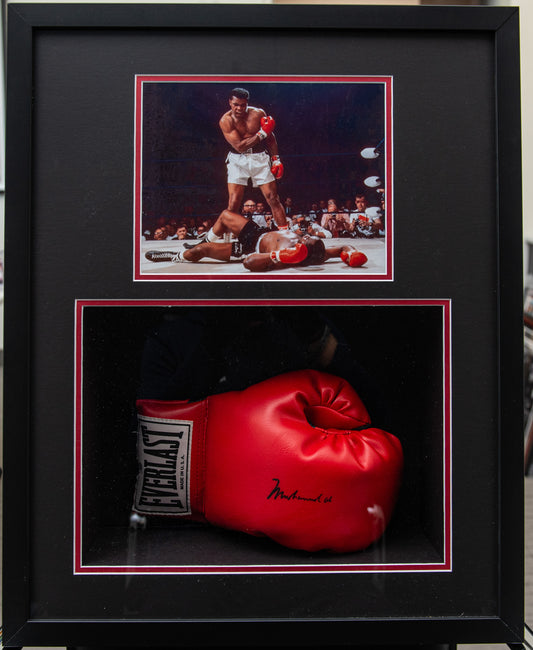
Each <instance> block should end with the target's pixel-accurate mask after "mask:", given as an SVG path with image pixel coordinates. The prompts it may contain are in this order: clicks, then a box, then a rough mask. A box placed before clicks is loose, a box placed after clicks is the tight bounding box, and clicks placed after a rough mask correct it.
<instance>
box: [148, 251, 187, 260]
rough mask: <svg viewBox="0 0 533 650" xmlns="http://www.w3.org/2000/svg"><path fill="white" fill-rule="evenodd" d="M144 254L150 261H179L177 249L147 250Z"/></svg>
mask: <svg viewBox="0 0 533 650" xmlns="http://www.w3.org/2000/svg"><path fill="white" fill-rule="evenodd" d="M144 256H145V257H146V259H147V260H150V262H181V259H180V255H179V251H178V252H177V253H176V251H147V252H146V253H145V254H144Z"/></svg>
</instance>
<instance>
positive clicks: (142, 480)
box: [135, 416, 192, 515]
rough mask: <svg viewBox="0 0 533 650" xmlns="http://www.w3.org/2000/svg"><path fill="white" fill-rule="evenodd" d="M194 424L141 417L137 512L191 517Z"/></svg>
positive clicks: (136, 498)
mask: <svg viewBox="0 0 533 650" xmlns="http://www.w3.org/2000/svg"><path fill="white" fill-rule="evenodd" d="M191 433H192V422H188V421H186V422H181V421H176V420H163V419H159V418H149V417H145V416H139V429H138V439H137V456H138V460H139V475H138V477H137V490H136V493H135V509H136V510H137V511H138V512H142V513H159V514H168V515H188V514H191V504H190V485H189V476H190V442H191Z"/></svg>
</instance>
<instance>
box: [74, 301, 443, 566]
mask: <svg viewBox="0 0 533 650" xmlns="http://www.w3.org/2000/svg"><path fill="white" fill-rule="evenodd" d="M102 306H105V307H117V308H120V307H180V306H183V307H190V306H212V307H217V306H218V307H223V306H275V307H276V306H280V307H282V306H321V307H328V306H331V307H335V306H346V307H350V306H353V307H357V306H370V307H390V306H417V307H420V306H431V307H435V306H438V307H441V308H442V318H443V391H444V395H443V436H444V439H443V455H444V457H443V499H444V504H443V505H444V522H443V526H444V554H443V557H444V559H443V561H442V562H441V563H431V564H430V563H428V564H424V563H421V564H416V563H405V564H401V563H400V564H386V563H385V564H342V563H339V564H335V565H333V564H331V565H330V564H328V565H324V564H309V565H253V566H243V565H237V566H230V565H223V566H218V565H202V566H118V565H117V566H94V565H90V566H88V565H84V564H83V563H82V535H83V531H82V494H83V477H82V463H83V457H82V438H83V418H82V407H83V310H84V309H85V308H86V307H102ZM451 310H452V304H451V300H449V299H443V300H426V299H421V300H416V299H408V300H401V299H394V300H254V301H252V300H101V299H96V300H81V299H80V300H77V301H76V302H75V327H74V330H75V331H74V336H75V368H74V372H75V378H74V381H75V415H74V513H73V514H74V548H73V555H74V557H73V559H74V573H75V574H106V575H107V574H193V573H201V574H245V573H246V574H247V573H249V574H264V573H389V572H390V573H415V572H418V573H434V572H450V571H451V570H452V505H451V497H452V481H451V450H452V432H451V406H452V405H451Z"/></svg>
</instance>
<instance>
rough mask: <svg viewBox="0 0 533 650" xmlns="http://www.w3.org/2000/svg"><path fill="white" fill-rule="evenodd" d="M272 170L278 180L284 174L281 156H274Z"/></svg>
mask: <svg viewBox="0 0 533 650" xmlns="http://www.w3.org/2000/svg"><path fill="white" fill-rule="evenodd" d="M270 171H271V172H272V174H274V178H275V179H277V180H278V181H279V179H280V178H281V177H282V176H283V163H282V162H281V160H280V159H279V156H272V167H271V168H270Z"/></svg>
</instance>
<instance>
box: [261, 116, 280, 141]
mask: <svg viewBox="0 0 533 650" xmlns="http://www.w3.org/2000/svg"><path fill="white" fill-rule="evenodd" d="M275 128H276V122H275V120H274V118H273V117H271V116H270V115H269V116H268V117H262V118H261V128H260V129H259V131H258V132H257V135H258V136H259V139H260V140H264V139H265V138H266V137H267V136H269V135H270V134H271V133H272V131H273V130H274V129H275Z"/></svg>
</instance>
